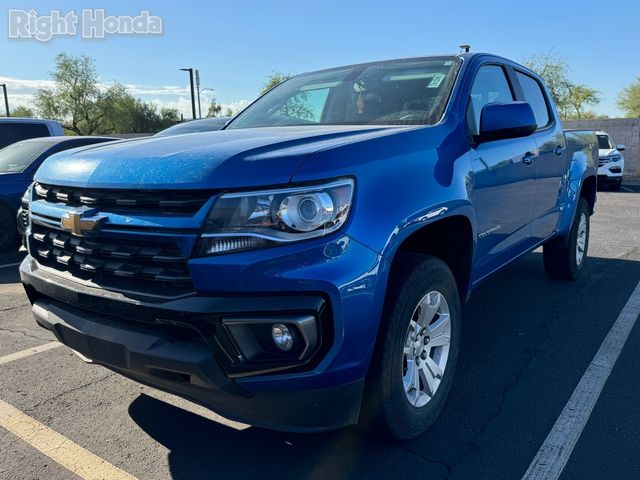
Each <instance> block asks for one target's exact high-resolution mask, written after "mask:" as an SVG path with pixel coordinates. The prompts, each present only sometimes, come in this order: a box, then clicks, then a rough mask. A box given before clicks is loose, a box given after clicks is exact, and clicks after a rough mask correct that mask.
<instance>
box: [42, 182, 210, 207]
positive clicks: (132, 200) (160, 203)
mask: <svg viewBox="0 0 640 480" xmlns="http://www.w3.org/2000/svg"><path fill="white" fill-rule="evenodd" d="M34 191H35V197H36V198H40V199H43V200H47V201H49V202H53V203H58V204H60V203H61V204H64V205H67V206H69V207H80V206H88V207H92V208H100V209H110V210H112V211H123V210H124V211H127V210H135V212H136V213H145V212H155V213H158V214H167V213H178V214H193V213H195V212H197V211H198V210H199V209H200V208H201V207H202V206H203V205H204V204H205V203H206V202H207V200H209V198H211V195H212V193H211V192H207V191H201V190H200V191H198V190H196V191H194V190H189V191H181V190H169V191H167V190H161V191H159V190H106V189H93V188H75V187H59V186H52V185H45V184H43V183H36V184H35V185H34Z"/></svg>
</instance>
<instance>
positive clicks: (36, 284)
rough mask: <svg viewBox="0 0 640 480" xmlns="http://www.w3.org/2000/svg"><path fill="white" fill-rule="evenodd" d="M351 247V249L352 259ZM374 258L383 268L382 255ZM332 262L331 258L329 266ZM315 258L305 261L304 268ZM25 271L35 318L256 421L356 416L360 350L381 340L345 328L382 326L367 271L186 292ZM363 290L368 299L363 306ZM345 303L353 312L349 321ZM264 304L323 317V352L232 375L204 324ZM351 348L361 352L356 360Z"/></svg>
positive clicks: (272, 310) (311, 427) (117, 361)
mask: <svg viewBox="0 0 640 480" xmlns="http://www.w3.org/2000/svg"><path fill="white" fill-rule="evenodd" d="M362 248H363V247H360V246H359V245H357V244H354V245H353V248H352V250H353V252H352V254H353V255H354V257H357V258H358V259H362V258H366V255H363V253H364V252H363V251H362V250H361V249H362ZM350 257H351V255H347V254H345V256H344V260H348V262H346V263H347V264H349V263H351V261H352V260H349V258H350ZM306 258H309V257H308V255H307V256H306ZM371 260H373V261H374V266H375V267H376V268H378V266H377V263H375V258H373V257H370V259H369V261H371ZM340 263H341V267H340V268H338V269H336V268H335V267H334V272H340V275H347V272H346V271H347V269H346V268H345V267H344V265H345V262H340ZM329 264H330V262H327V259H326V258H325V261H324V262H323V263H322V266H323V268H326V266H327V265H329ZM309 265H310V264H309V263H308V261H307V262H306V263H305V264H304V268H306V269H308V268H309ZM300 266H301V265H300V264H298V267H300ZM198 268H200V269H201V268H202V265H200V266H199V267H198V266H196V269H195V272H198ZM20 272H21V278H22V281H23V283H24V285H25V289H26V291H27V294H28V296H29V298H30V300H31V302H32V303H33V313H34V316H35V317H36V320H37V322H38V323H39V324H40V325H41V326H43V327H44V328H46V329H48V330H50V331H52V332H53V333H54V335H55V336H56V337H57V338H58V339H59V340H60V341H61V342H62V343H63V344H65V345H67V346H69V347H70V348H72V349H73V350H75V351H76V352H78V353H79V354H80V355H81V356H83V357H85V358H86V359H89V360H91V361H92V362H95V363H97V364H101V365H104V366H106V367H108V368H110V369H112V370H114V371H116V372H118V373H120V374H122V375H125V376H127V377H129V378H132V379H134V380H136V381H138V382H140V383H143V384H147V385H151V386H153V387H157V388H159V389H162V390H165V391H168V392H171V393H174V394H178V395H180V396H182V397H185V398H189V399H191V400H193V401H195V402H197V403H200V404H202V405H204V406H206V407H208V408H211V409H212V410H214V411H216V412H219V413H220V414H222V415H224V416H226V417H228V418H231V419H234V420H238V421H242V422H246V423H250V424H253V425H259V426H264V427H268V428H274V429H282V430H287V431H321V430H327V429H333V428H339V427H341V426H345V425H349V424H353V423H356V422H357V419H358V413H359V409H360V402H361V397H362V392H363V388H364V376H365V374H366V369H367V368H368V361H369V358H368V357H366V356H362V355H361V354H360V351H361V350H368V351H371V349H372V347H373V343H374V342H373V341H370V342H367V343H368V345H367V344H364V343H362V342H360V345H358V349H355V348H350V347H351V345H353V342H354V341H355V340H356V339H357V337H355V335H353V334H352V333H349V332H348V331H347V330H351V329H358V330H360V331H361V330H362V328H361V327H362V323H363V322H364V321H366V322H367V323H369V325H370V326H372V327H377V325H375V324H371V314H372V312H371V308H373V307H372V305H371V303H372V302H371V300H372V299H373V298H374V296H373V295H372V293H373V292H372V285H373V284H372V283H371V282H365V283H362V279H361V275H360V274H358V276H357V277H358V281H357V283H356V285H358V288H356V289H354V288H353V285H354V283H353V282H352V283H343V288H345V289H347V290H346V293H347V295H340V293H341V292H340V290H338V291H337V292H336V291H332V290H331V289H330V288H327V289H326V290H324V291H322V289H319V288H313V287H309V286H310V285H311V282H310V281H309V280H307V282H306V283H307V287H309V291H310V292H313V293H307V292H303V291H299V290H295V289H293V290H290V289H283V290H281V291H287V292H289V293H287V294H278V293H276V292H271V291H262V292H260V293H255V294H248V295H247V294H244V295H240V294H239V293H238V292H235V293H232V292H222V293H219V294H213V293H211V294H196V293H194V294H193V295H191V296H188V297H186V298H176V299H171V300H167V299H157V300H152V299H148V298H146V299H145V298H135V297H133V296H132V295H130V294H127V293H120V292H114V291H109V290H105V289H100V288H95V286H93V287H91V286H86V285H83V284H81V283H78V282H75V281H73V279H67V278H63V277H61V276H58V275H56V274H55V272H49V271H47V269H46V268H43V267H41V266H40V265H39V264H38V263H37V262H36V261H34V260H33V259H32V258H31V257H30V256H28V257H27V258H26V259H25V260H24V261H23V264H22V265H21V267H20ZM307 273H308V271H307ZM196 274H197V273H196ZM349 274H353V272H350V273H349ZM323 277H324V278H325V279H326V278H327V276H323ZM247 283H250V282H247ZM362 285H367V288H362V287H361V286H362ZM336 293H337V295H336ZM364 300H366V303H368V304H369V308H363V306H364V303H363V301H364ZM345 313H346V315H349V316H350V317H352V318H350V320H352V321H351V322H349V324H348V325H346V324H345V322H344V316H343V315H344V314H345ZM264 314H268V315H270V316H271V317H273V316H274V315H275V316H276V317H277V316H278V315H300V314H305V315H315V316H316V317H317V318H318V321H319V322H321V323H322V322H324V323H322V326H323V332H324V336H323V339H322V340H323V344H322V347H321V348H319V349H318V352H317V353H318V355H316V356H315V357H313V358H312V359H311V360H310V361H309V363H308V364H305V365H301V366H300V368H298V369H293V370H287V371H283V372H276V373H270V372H266V373H265V372H260V374H257V375H251V374H250V375H247V376H242V375H240V376H234V375H230V374H229V371H228V368H227V367H228V364H225V360H224V357H225V355H224V352H223V351H222V350H223V349H221V348H219V347H220V345H219V344H218V343H217V341H216V339H215V338H214V335H210V336H209V337H208V338H206V337H207V329H206V328H205V327H206V326H207V325H208V326H209V327H210V330H209V332H212V331H213V332H214V333H215V329H216V328H217V325H219V322H220V321H221V320H222V319H223V318H225V317H226V316H228V315H236V316H237V315H241V316H245V317H246V316H255V315H264ZM374 315H375V313H374ZM327 316H328V318H329V321H328V323H327V318H326V317H327ZM336 317H338V318H336ZM203 325H204V327H203ZM375 332H376V328H368V329H367V333H366V334H371V335H372V338H373V339H375ZM347 335H349V337H348V338H347V339H346V340H345V337H346V336H347ZM365 336H366V335H365ZM360 340H362V339H360ZM359 350H360V351H359ZM354 355H355V356H356V360H357V361H353V357H354ZM349 359H351V360H349Z"/></svg>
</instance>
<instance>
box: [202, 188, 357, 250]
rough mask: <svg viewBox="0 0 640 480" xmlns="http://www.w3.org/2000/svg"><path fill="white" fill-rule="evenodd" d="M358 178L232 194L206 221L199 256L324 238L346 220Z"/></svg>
mask: <svg viewBox="0 0 640 480" xmlns="http://www.w3.org/2000/svg"><path fill="white" fill-rule="evenodd" d="M353 184H354V182H353V180H352V179H342V180H336V181H334V182H331V183H327V184H322V185H310V186H304V187H295V188H285V189H274V190H264V191H257V192H242V193H228V194H225V195H222V196H221V197H220V198H218V199H217V200H216V202H215V204H214V205H213V208H212V209H211V211H210V212H209V216H208V218H207V220H206V222H205V228H204V233H203V235H202V239H201V242H200V246H199V249H198V253H199V254H200V255H215V254H219V253H226V252H232V251H238V250H248V249H253V248H260V247H267V246H273V245H278V244H282V243H288V242H296V241H299V240H307V239H309V238H315V237H322V236H323V235H327V234H329V233H331V232H335V231H336V230H337V229H339V228H340V227H341V226H342V225H343V224H344V222H345V221H346V220H347V216H348V215H349V210H350V208H351V201H352V197H353Z"/></svg>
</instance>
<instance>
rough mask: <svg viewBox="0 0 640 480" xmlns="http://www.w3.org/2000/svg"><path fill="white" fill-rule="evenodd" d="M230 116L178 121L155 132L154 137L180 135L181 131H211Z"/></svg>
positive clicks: (217, 128)
mask: <svg viewBox="0 0 640 480" xmlns="http://www.w3.org/2000/svg"><path fill="white" fill-rule="evenodd" d="M229 120H230V117H219V118H211V119H207V120H195V121H190V122H184V123H178V124H177V125H174V126H172V127H169V128H166V129H164V130H162V131H160V132H158V133H156V134H155V136H156V137H164V136H166V135H180V134H183V133H199V132H213V131H216V130H220V129H221V128H222V127H224V125H225V123H227V122H228V121H229Z"/></svg>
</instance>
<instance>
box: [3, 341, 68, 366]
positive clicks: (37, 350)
mask: <svg viewBox="0 0 640 480" xmlns="http://www.w3.org/2000/svg"><path fill="white" fill-rule="evenodd" d="M61 346H62V344H61V343H59V342H49V343H45V344H44V345H40V346H38V347H31V348H27V349H26V350H22V351H20V352H16V353H10V354H9V355H5V356H4V357H0V365H4V364H5V363H9V362H13V361H15V360H20V359H21V358H25V357H30V356H31V355H36V354H37V353H42V352H46V351H47V350H51V349H54V348H58V347H61Z"/></svg>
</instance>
